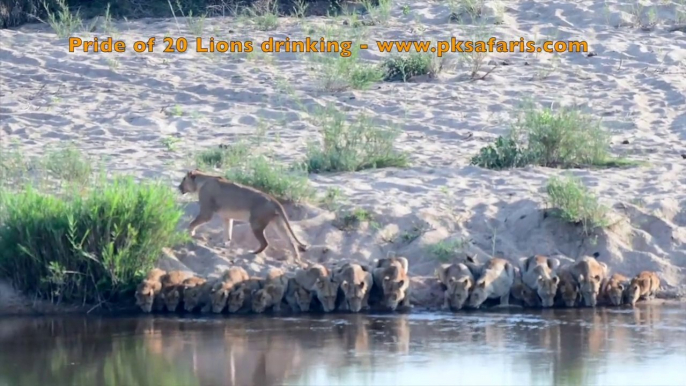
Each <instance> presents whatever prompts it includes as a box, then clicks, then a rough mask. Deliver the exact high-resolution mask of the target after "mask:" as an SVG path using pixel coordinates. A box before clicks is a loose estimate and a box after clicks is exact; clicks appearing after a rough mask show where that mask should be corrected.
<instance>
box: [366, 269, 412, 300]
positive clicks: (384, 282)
mask: <svg viewBox="0 0 686 386" xmlns="http://www.w3.org/2000/svg"><path fill="white" fill-rule="evenodd" d="M408 265H409V263H408V261H407V258H405V257H396V256H393V257H385V258H381V259H379V260H377V262H376V265H375V267H374V268H373V269H372V277H373V279H374V285H375V286H377V287H379V288H381V290H382V293H383V303H384V306H385V307H387V308H389V309H390V310H395V309H396V308H398V306H399V305H400V306H402V307H411V305H410V278H409V277H408V275H407V272H408V268H409V267H408Z"/></svg>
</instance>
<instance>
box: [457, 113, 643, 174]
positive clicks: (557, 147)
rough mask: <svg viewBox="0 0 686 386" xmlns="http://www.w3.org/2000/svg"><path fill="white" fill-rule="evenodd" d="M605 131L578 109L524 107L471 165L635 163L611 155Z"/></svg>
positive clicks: (611, 164)
mask: <svg viewBox="0 0 686 386" xmlns="http://www.w3.org/2000/svg"><path fill="white" fill-rule="evenodd" d="M609 146H610V139H609V134H608V133H607V132H606V131H605V130H604V129H603V128H602V126H601V125H600V122H599V121H598V120H596V119H594V118H592V117H590V116H588V115H585V114H583V113H581V112H580V111H578V110H574V109H566V108H562V109H559V110H552V109H547V108H546V109H541V110H537V109H534V108H527V109H525V110H524V111H523V112H522V114H521V115H520V116H519V117H518V119H517V120H516V122H515V123H514V125H513V126H512V129H511V130H510V132H509V133H507V134H506V135H504V136H501V137H498V139H497V140H496V142H495V143H494V144H492V145H487V146H486V147H484V148H482V149H481V150H480V151H479V154H478V155H476V156H474V157H473V158H472V160H471V164H472V165H477V166H481V167H485V168H489V169H504V168H512V167H522V166H526V165H538V166H546V167H559V168H579V167H591V166H595V167H610V166H622V165H632V164H636V163H635V162H632V161H629V160H625V159H622V158H617V157H613V156H612V155H611V154H610V150H609Z"/></svg>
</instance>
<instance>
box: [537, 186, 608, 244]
mask: <svg viewBox="0 0 686 386" xmlns="http://www.w3.org/2000/svg"><path fill="white" fill-rule="evenodd" d="M546 191H547V193H548V196H549V200H550V204H551V206H553V207H554V208H555V211H554V212H553V213H554V214H555V216H557V217H559V218H561V219H562V220H564V221H567V222H570V223H572V224H580V225H582V226H583V230H584V233H586V234H588V233H589V232H591V231H592V230H594V229H595V228H598V227H605V226H607V225H608V223H607V218H606V216H607V213H608V212H609V209H608V208H607V207H606V206H604V205H601V204H600V203H599V202H598V199H597V198H596V197H595V196H594V195H593V193H591V192H590V191H589V190H588V188H586V187H585V186H584V185H583V183H582V182H581V181H580V180H579V179H578V178H575V177H573V176H568V177H563V178H558V177H553V178H551V179H550V180H548V184H547V186H546Z"/></svg>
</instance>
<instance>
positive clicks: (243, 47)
mask: <svg viewBox="0 0 686 386" xmlns="http://www.w3.org/2000/svg"><path fill="white" fill-rule="evenodd" d="M161 40H162V41H161V43H160V45H161V46H162V48H159V49H157V50H158V51H159V50H161V51H162V52H169V53H171V52H187V51H188V49H189V42H188V39H186V38H184V37H179V38H172V37H165V38H163V39H161ZM194 41H195V48H194V51H195V52H219V53H227V52H228V53H242V52H245V53H251V52H253V51H254V50H255V49H256V48H257V49H259V50H260V51H262V52H268V53H280V52H294V53H339V54H340V56H342V57H346V58H347V57H350V56H351V55H352V53H353V44H355V43H354V42H352V41H350V40H342V41H336V40H328V41H327V40H325V39H324V38H323V37H322V38H319V39H313V38H309V37H308V38H305V39H304V40H291V39H290V38H285V39H284V40H278V39H274V38H271V37H270V38H269V39H267V40H265V41H263V42H260V43H257V42H253V41H250V40H246V41H241V40H231V41H226V40H219V39H215V38H195V39H194ZM157 44H158V42H157V39H156V38H154V37H151V38H149V39H147V40H139V41H136V42H134V43H133V45H132V47H131V48H132V49H133V51H135V52H137V53H142V52H155V51H156V50H155V46H156V45H157ZM376 47H377V48H378V50H379V51H380V52H424V53H429V52H430V53H434V54H436V56H439V57H441V56H443V54H446V53H473V52H476V53H488V52H526V53H535V52H547V53H562V52H588V43H587V42H585V41H583V40H581V41H576V40H569V41H564V40H560V41H543V42H541V43H540V44H539V43H536V42H534V41H531V40H525V39H524V38H520V39H519V40H497V39H496V38H493V37H492V38H490V39H488V40H477V41H471V40H458V39H457V38H454V37H453V38H450V40H438V41H435V42H432V41H428V40H417V41H409V40H407V41H400V40H398V41H394V40H387V41H384V40H381V41H377V42H376ZM357 48H359V49H361V50H366V49H369V45H368V44H358V45H357V47H356V48H355V49H357ZM76 50H79V51H83V52H119V53H122V52H126V50H127V46H126V43H125V42H123V41H121V40H113V39H112V38H111V37H108V38H104V39H98V38H97V37H95V38H93V40H83V39H81V38H78V37H70V38H69V52H75V51H76Z"/></svg>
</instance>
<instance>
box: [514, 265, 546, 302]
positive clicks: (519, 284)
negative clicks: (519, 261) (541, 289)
mask: <svg viewBox="0 0 686 386" xmlns="http://www.w3.org/2000/svg"><path fill="white" fill-rule="evenodd" d="M514 276H515V277H514V282H513V283H512V289H511V290H510V296H511V297H512V299H514V300H515V304H517V305H519V306H522V307H540V306H541V299H540V298H539V297H538V294H537V293H536V291H535V290H533V289H531V288H529V286H527V285H526V284H524V282H523V281H522V271H521V270H520V269H519V268H518V267H514Z"/></svg>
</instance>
